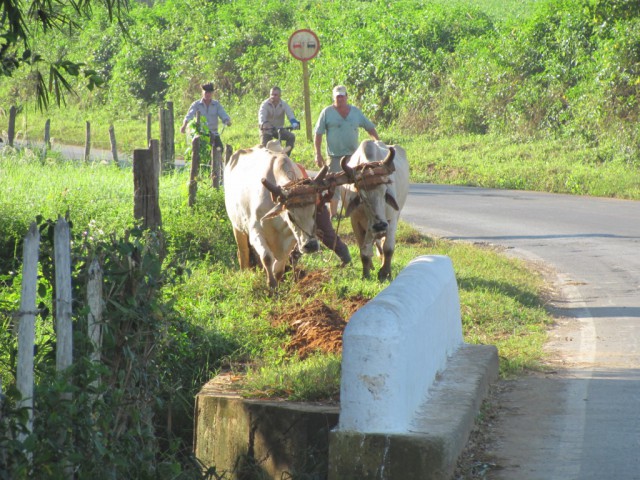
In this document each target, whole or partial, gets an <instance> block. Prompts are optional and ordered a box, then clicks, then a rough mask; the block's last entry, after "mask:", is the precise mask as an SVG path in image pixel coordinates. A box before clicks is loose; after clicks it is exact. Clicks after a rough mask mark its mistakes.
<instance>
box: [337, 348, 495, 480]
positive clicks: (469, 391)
mask: <svg viewBox="0 0 640 480" xmlns="http://www.w3.org/2000/svg"><path fill="white" fill-rule="evenodd" d="M416 368H419V366H418V365H416ZM497 378H498V353H497V349H496V348H495V347H494V346H491V345H468V344H465V345H463V346H462V347H460V349H459V350H458V351H457V352H456V353H455V354H454V355H453V356H452V357H451V358H450V359H449V360H448V362H447V367H446V368H445V370H444V371H443V372H442V374H441V375H440V376H439V377H438V379H437V380H436V382H435V383H434V384H433V386H432V387H431V390H430V392H429V393H430V394H429V398H428V400H427V402H426V403H425V404H424V405H422V407H421V409H420V413H419V415H418V416H417V418H416V419H415V420H414V421H413V422H412V426H411V428H410V431H409V432H408V433H398V434H394V433H391V434H381V433H360V432H353V431H351V432H350V431H339V430H337V431H332V432H331V433H330V440H329V444H330V447H329V480H369V479H371V480H373V479H375V480H448V479H450V478H451V477H452V475H453V471H454V469H455V466H456V462H457V459H458V457H459V456H460V453H461V452H462V450H463V449H464V447H465V445H466V442H467V440H468V438H469V434H470V432H471V429H472V428H473V425H474V422H475V417H476V415H477V414H478V412H479V409H480V405H481V404H482V401H483V400H484V398H485V397H486V395H487V393H488V389H489V385H490V383H491V382H493V381H495V380H497Z"/></svg>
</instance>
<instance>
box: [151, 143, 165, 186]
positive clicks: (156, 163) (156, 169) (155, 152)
mask: <svg viewBox="0 0 640 480" xmlns="http://www.w3.org/2000/svg"><path fill="white" fill-rule="evenodd" d="M149 150H151V161H152V164H153V174H154V175H156V176H157V177H158V178H160V172H161V171H162V165H161V163H160V142H159V141H158V140H156V139H154V138H152V139H151V140H150V141H149Z"/></svg>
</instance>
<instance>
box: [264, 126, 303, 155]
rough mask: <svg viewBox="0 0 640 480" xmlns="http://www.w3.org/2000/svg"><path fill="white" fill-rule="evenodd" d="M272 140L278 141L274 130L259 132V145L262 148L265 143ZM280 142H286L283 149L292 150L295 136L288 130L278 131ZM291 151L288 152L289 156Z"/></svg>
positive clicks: (276, 132)
mask: <svg viewBox="0 0 640 480" xmlns="http://www.w3.org/2000/svg"><path fill="white" fill-rule="evenodd" d="M274 138H275V139H276V140H277V139H278V131H277V130H276V129H275V128H273V129H270V130H262V131H260V145H262V146H263V147H266V145H267V142H268V141H269V140H273V139H274ZM280 140H284V141H285V142H286V144H285V147H291V150H293V146H294V145H295V143H296V136H295V134H294V133H293V132H290V131H289V130H280ZM291 150H289V154H291Z"/></svg>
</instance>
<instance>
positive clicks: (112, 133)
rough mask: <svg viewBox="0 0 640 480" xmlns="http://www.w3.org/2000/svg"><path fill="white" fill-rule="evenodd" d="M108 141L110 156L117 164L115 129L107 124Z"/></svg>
mask: <svg viewBox="0 0 640 480" xmlns="http://www.w3.org/2000/svg"><path fill="white" fill-rule="evenodd" d="M109 141H110V142H111V156H112V157H113V161H114V163H115V164H116V166H117V165H118V146H117V145H116V129H115V128H114V127H113V125H109Z"/></svg>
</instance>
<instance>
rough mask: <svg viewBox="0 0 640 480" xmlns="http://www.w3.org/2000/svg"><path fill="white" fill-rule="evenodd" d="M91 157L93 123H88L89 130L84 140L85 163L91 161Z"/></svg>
mask: <svg viewBox="0 0 640 480" xmlns="http://www.w3.org/2000/svg"><path fill="white" fill-rule="evenodd" d="M90 155H91V123H90V122H89V121H87V130H86V134H85V140H84V161H85V162H88V161H89V156H90Z"/></svg>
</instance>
